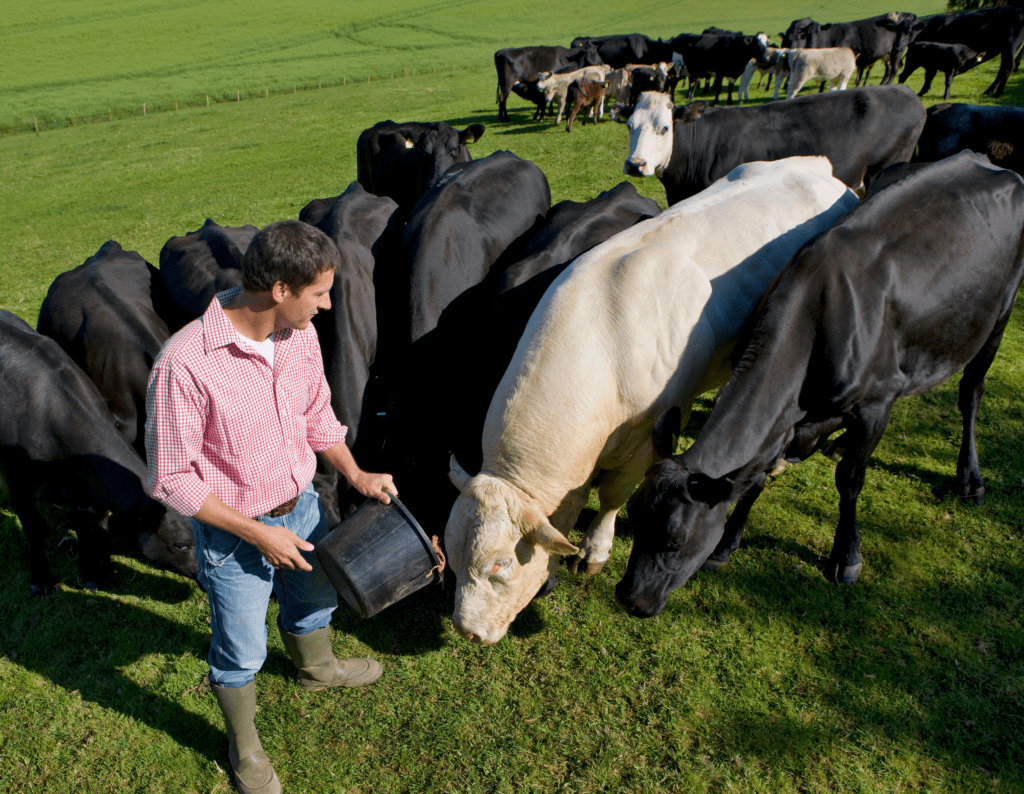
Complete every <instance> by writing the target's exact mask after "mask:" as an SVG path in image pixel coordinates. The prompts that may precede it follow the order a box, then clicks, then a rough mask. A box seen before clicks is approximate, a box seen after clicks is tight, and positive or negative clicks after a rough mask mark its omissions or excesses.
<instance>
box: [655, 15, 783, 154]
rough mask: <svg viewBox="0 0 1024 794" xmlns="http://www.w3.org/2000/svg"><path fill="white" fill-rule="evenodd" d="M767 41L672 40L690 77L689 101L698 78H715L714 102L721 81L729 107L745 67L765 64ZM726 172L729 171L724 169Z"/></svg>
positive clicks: (733, 36)
mask: <svg viewBox="0 0 1024 794" xmlns="http://www.w3.org/2000/svg"><path fill="white" fill-rule="evenodd" d="M767 47H768V37H767V36H766V35H765V34H764V33H758V34H757V35H756V36H744V35H743V34H741V33H726V32H722V33H707V32H705V33H702V34H700V35H693V34H682V35H680V36H677V37H676V38H674V39H673V40H672V49H673V50H675V52H677V53H679V55H680V56H682V60H683V65H684V66H685V68H686V71H687V72H688V73H689V75H690V91H689V98H690V99H691V100H692V99H693V96H694V92H695V91H696V88H697V83H698V82H699V80H700V79H701V78H705V79H706V78H708V77H710V76H711V75H714V76H715V82H714V85H713V86H712V89H711V91H712V93H713V94H714V102H715V103H716V104H717V103H718V95H719V94H720V93H721V92H722V80H723V79H724V80H727V81H728V83H729V87H728V90H727V93H726V104H727V105H731V104H732V87H733V85H734V84H735V83H736V81H737V80H739V79H740V78H741V77H742V76H743V70H744V69H745V68H746V66H747V64H748V63H749V62H750V61H751V59H754V60H759V61H760V60H764V58H765V57H766V54H767ZM726 170H727V171H728V170H730V169H726Z"/></svg>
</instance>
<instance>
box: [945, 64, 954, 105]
mask: <svg viewBox="0 0 1024 794" xmlns="http://www.w3.org/2000/svg"><path fill="white" fill-rule="evenodd" d="M952 88H953V70H952V69H950V70H949V71H948V72H946V93H945V94H943V95H942V98H943V99H949V92H950V90H951V89H952Z"/></svg>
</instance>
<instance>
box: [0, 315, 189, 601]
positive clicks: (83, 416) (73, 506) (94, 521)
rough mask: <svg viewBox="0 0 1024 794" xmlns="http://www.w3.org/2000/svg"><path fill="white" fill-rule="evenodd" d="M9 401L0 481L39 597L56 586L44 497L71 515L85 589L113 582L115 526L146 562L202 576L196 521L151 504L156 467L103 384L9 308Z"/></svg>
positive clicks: (0, 390) (3, 371)
mask: <svg viewBox="0 0 1024 794" xmlns="http://www.w3.org/2000/svg"><path fill="white" fill-rule="evenodd" d="M0 394H3V397H4V410H3V412H2V413H0V483H2V484H3V485H5V486H6V488H7V491H8V495H9V499H10V505H11V510H12V511H13V512H14V514H15V515H17V516H18V520H19V521H21V526H22V530H23V531H24V533H25V539H26V541H28V546H29V589H30V590H31V592H32V593H33V595H45V594H48V593H51V592H53V588H54V585H55V584H56V580H55V579H54V576H53V573H52V572H51V570H50V565H49V562H48V561H47V558H46V545H45V541H46V537H47V536H48V535H49V534H50V527H49V525H48V523H47V521H46V519H45V518H43V516H42V514H41V513H40V512H39V508H38V507H37V506H36V500H37V499H38V500H39V501H44V502H53V503H56V504H59V505H62V506H64V507H67V508H70V516H69V521H70V523H71V526H72V528H73V529H74V530H75V532H76V534H77V535H78V571H79V577H80V579H81V582H82V585H83V586H84V587H88V588H90V589H95V588H96V587H99V586H101V585H103V583H104V582H105V581H106V580H107V578H108V576H109V565H110V551H109V545H108V542H107V541H108V536H109V534H110V533H109V531H108V520H109V526H110V529H111V530H113V531H118V532H119V533H121V534H131V535H134V536H135V537H137V539H138V542H139V544H140V549H141V551H142V554H143V556H144V557H145V558H146V559H148V560H151V561H153V562H159V563H161V564H163V565H166V566H167V567H169V568H171V569H173V570H175V571H177V572H179V573H182V574H184V575H186V576H190V577H192V578H195V577H196V575H197V574H198V572H199V567H198V564H197V563H196V555H195V547H194V543H193V540H192V528H191V526H190V524H189V523H188V521H187V520H185V519H184V518H183V517H182V516H180V515H178V514H176V513H172V512H171V511H167V510H166V509H165V508H164V507H163V506H162V505H160V504H158V503H157V502H154V501H153V500H152V499H150V498H149V496H148V495H147V493H146V491H145V483H146V464H145V463H144V462H143V460H142V458H140V457H139V456H138V454H137V453H136V452H135V450H134V449H132V447H131V445H130V444H129V443H128V442H127V441H126V440H125V438H124V436H122V435H121V433H119V432H118V429H117V427H116V426H115V424H114V418H113V416H112V415H111V414H110V411H109V410H108V409H107V401H106V399H105V398H104V397H103V395H102V394H100V392H99V390H98V389H97V388H96V384H94V383H93V382H92V381H91V380H90V379H89V378H88V376H86V374H85V373H84V372H82V370H81V369H79V367H78V365H76V364H75V363H74V362H73V361H72V360H71V358H70V357H69V356H68V354H67V353H65V352H64V351H63V350H62V349H61V347H60V346H59V345H58V344H57V343H56V342H54V341H53V340H52V339H50V338H49V337H46V336H43V335H42V334H39V333H37V332H35V331H33V330H32V328H31V327H30V326H29V325H28V323H26V322H25V321H24V320H22V319H21V318H20V317H18V316H17V315H15V314H12V313H11V312H7V311H0ZM109 511H115V513H114V515H113V516H110V515H109Z"/></svg>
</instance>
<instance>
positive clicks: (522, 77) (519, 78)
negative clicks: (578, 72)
mask: <svg viewBox="0 0 1024 794" xmlns="http://www.w3.org/2000/svg"><path fill="white" fill-rule="evenodd" d="M601 63H602V61H601V58H600V56H599V55H598V54H597V49H596V48H594V47H576V48H573V49H566V48H565V47H509V48H507V49H504V50H498V51H497V52H496V53H494V68H495V70H496V71H497V72H498V121H511V118H510V117H509V115H508V108H507V107H506V105H507V102H508V97H509V94H510V93H512V92H513V91H515V90H516V87H517V86H520V85H522V86H523V88H524V89H525V88H526V86H528V85H529V84H531V83H532V84H534V87H535V84H536V80H537V75H538V74H540V73H541V72H559V71H562V70H563V69H564V70H566V71H571V70H572V69H580V68H582V67H584V66H599V65H600V64H601ZM516 93H519V94H520V96H523V93H525V94H526V95H525V96H523V98H524V99H526V100H527V101H528V102H533V103H534V104H536V105H537V112H536V113H535V114H534V118H538V116H539V117H541V118H543V114H544V108H545V107H546V105H547V101H546V100H545V99H544V98H543V94H540V92H536V91H535V92H531V91H526V90H524V91H523V93H520V92H519V91H516Z"/></svg>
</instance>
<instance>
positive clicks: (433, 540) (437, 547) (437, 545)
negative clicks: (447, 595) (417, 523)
mask: <svg viewBox="0 0 1024 794" xmlns="http://www.w3.org/2000/svg"><path fill="white" fill-rule="evenodd" d="M381 490H382V491H383V492H384V493H386V494H387V495H388V496H390V497H391V498H392V499H398V496H397V495H396V494H393V493H391V491H389V490H388V489H387V488H381ZM430 544H431V545H432V546H433V547H434V553H435V554H437V565H435V566H434V567H433V568H431V569H430V570H429V571H427V572H426V574H425V575H424V578H425V579H429V578H430V577H431V576H433V575H434V574H435V573H436V574H437V583H438V584H443V583H444V575H443V574H444V567H445V565H446V564H447V562H448V561H447V559H446V558H445V556H444V552H443V551H441V541H440V540H439V539H438V537H437V535H431V536H430Z"/></svg>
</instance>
